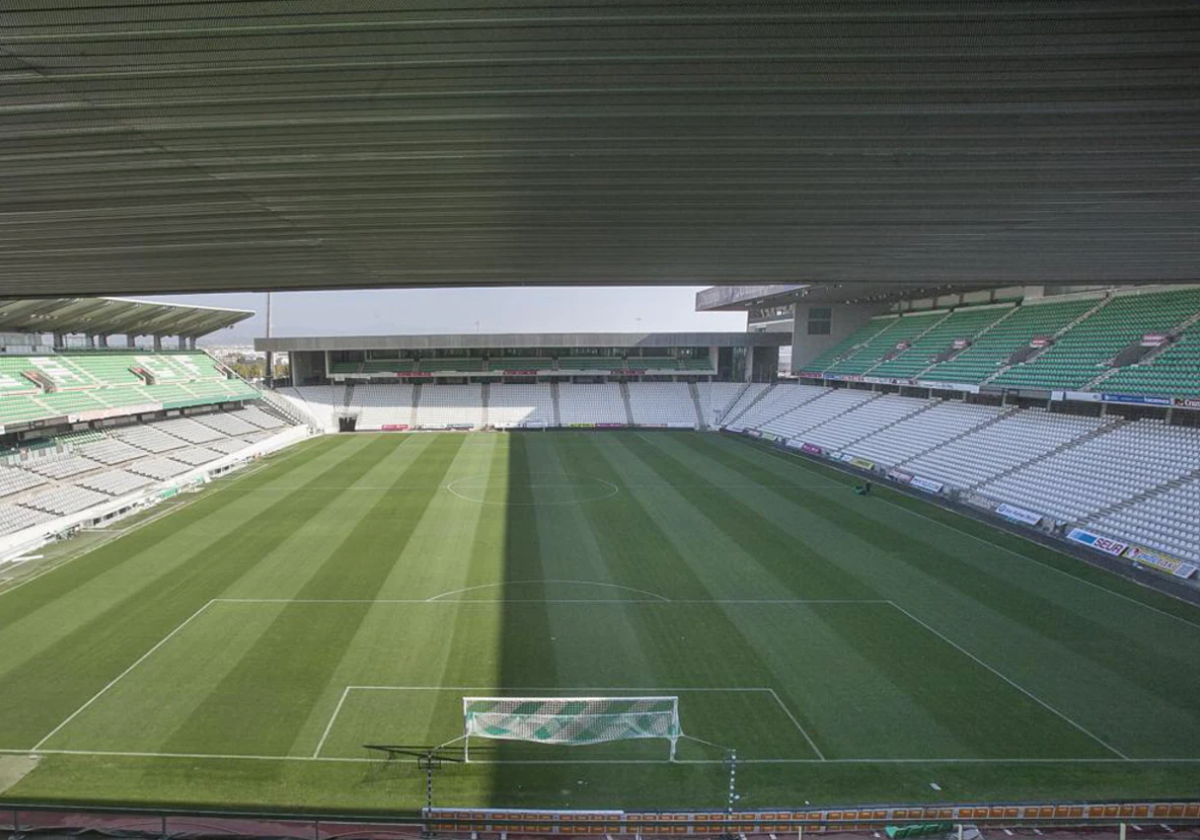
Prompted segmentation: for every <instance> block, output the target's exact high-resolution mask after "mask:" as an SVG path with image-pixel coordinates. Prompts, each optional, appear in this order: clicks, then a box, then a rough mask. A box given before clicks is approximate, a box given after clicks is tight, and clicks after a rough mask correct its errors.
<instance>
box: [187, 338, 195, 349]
mask: <svg viewBox="0 0 1200 840" xmlns="http://www.w3.org/2000/svg"><path fill="white" fill-rule="evenodd" d="M188 349H189V350H195V349H196V336H194V335H193V336H189V337H188Z"/></svg>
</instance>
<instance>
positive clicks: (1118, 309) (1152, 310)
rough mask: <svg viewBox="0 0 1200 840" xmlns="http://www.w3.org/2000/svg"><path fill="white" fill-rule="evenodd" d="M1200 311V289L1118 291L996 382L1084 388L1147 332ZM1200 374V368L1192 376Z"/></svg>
mask: <svg viewBox="0 0 1200 840" xmlns="http://www.w3.org/2000/svg"><path fill="white" fill-rule="evenodd" d="M1197 312H1200V289H1182V290H1179V291H1172V292H1155V293H1147V294H1143V293H1127V294H1116V295H1114V296H1113V297H1112V298H1110V299H1109V300H1108V301H1107V303H1106V304H1105V305H1104V306H1101V307H1099V308H1097V309H1096V310H1095V311H1094V312H1093V313H1092V314H1090V315H1089V316H1088V317H1087V318H1084V319H1083V320H1082V321H1080V322H1079V323H1078V324H1076V325H1075V326H1074V327H1072V328H1071V329H1069V330H1067V331H1066V332H1065V333H1064V334H1063V335H1062V337H1061V338H1060V339H1059V340H1058V341H1057V342H1055V344H1054V345H1052V346H1051V347H1049V348H1048V349H1046V350H1045V352H1043V353H1041V354H1039V355H1037V356H1035V357H1034V358H1033V359H1031V360H1030V361H1028V362H1025V363H1023V364H1020V365H1016V366H1015V367H1013V368H1011V369H1009V370H1007V371H1005V372H1004V373H1001V374H1000V375H999V376H997V377H996V378H995V379H993V380H991V383H992V384H995V385H1003V386H1008V387H1026V388H1030V387H1032V388H1076V389H1077V388H1084V387H1086V386H1087V385H1088V384H1089V383H1090V382H1091V381H1092V380H1094V379H1096V378H1097V377H1099V376H1100V375H1101V374H1102V373H1104V372H1105V368H1104V365H1105V363H1106V362H1108V361H1109V360H1110V359H1112V358H1113V357H1115V356H1116V355H1117V354H1119V353H1120V352H1121V351H1122V350H1123V349H1125V348H1126V347H1127V346H1129V345H1130V344H1135V343H1137V342H1138V341H1139V340H1140V339H1141V338H1142V336H1143V335H1146V334H1151V333H1168V332H1170V331H1172V330H1175V329H1176V328H1178V327H1180V326H1181V325H1183V324H1184V323H1185V322H1186V321H1188V320H1189V319H1191V318H1192V317H1194V316H1195V315H1196V313H1197ZM1195 378H1200V370H1196V371H1193V372H1192V376H1191V377H1189V379H1195Z"/></svg>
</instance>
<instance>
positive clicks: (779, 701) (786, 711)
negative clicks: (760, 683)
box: [766, 688, 825, 761]
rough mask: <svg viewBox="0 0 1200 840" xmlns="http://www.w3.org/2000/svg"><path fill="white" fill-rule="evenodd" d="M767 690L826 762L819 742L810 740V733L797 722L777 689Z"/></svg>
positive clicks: (814, 750) (818, 755)
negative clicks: (818, 744)
mask: <svg viewBox="0 0 1200 840" xmlns="http://www.w3.org/2000/svg"><path fill="white" fill-rule="evenodd" d="M766 690H767V691H769V692H771V696H772V697H774V698H775V702H776V703H778V704H779V708H781V709H783V713H784V714H785V715H787V716H788V718H789V719H790V720H791V721H792V723H794V724H795V725H796V728H797V729H799V730H800V734H801V735H803V736H804V740H805V741H808V745H809V746H810V747H812V749H813V752H815V753H816V754H817V758H819V759H821V761H824V760H825V753H823V752H821V748H820V747H818V746H817V742H816V741H814V740H813V739H812V738H810V737H809V735H808V733H807V732H805V731H804V727H803V726H801V725H800V721H798V720H796V716H795V715H793V714H792V710H791V709H789V708H788V707H787V705H786V704H784V702H783V700H782V699H780V697H779V695H778V694H777V693H776V692H775V689H773V688H768V689H766Z"/></svg>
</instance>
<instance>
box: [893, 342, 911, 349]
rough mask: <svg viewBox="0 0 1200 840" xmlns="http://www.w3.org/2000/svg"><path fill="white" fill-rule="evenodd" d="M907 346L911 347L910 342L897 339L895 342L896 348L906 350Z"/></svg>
mask: <svg viewBox="0 0 1200 840" xmlns="http://www.w3.org/2000/svg"><path fill="white" fill-rule="evenodd" d="M909 347H912V344H911V343H909V342H907V341H897V342H896V349H897V350H907V349H908V348H909Z"/></svg>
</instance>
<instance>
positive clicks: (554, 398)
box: [550, 380, 562, 427]
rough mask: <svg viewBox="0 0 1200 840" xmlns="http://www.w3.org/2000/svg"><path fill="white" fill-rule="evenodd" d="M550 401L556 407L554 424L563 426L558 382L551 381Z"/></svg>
mask: <svg viewBox="0 0 1200 840" xmlns="http://www.w3.org/2000/svg"><path fill="white" fill-rule="evenodd" d="M550 403H551V405H552V406H553V408H554V425H555V426H558V427H561V426H562V410H561V409H560V408H559V396H558V382H557V380H556V381H553V382H551V383H550Z"/></svg>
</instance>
